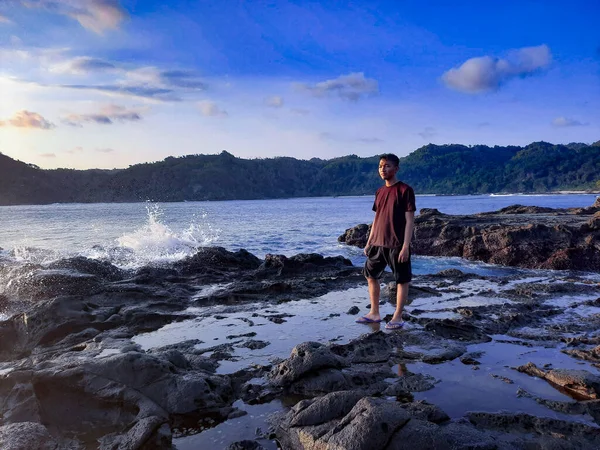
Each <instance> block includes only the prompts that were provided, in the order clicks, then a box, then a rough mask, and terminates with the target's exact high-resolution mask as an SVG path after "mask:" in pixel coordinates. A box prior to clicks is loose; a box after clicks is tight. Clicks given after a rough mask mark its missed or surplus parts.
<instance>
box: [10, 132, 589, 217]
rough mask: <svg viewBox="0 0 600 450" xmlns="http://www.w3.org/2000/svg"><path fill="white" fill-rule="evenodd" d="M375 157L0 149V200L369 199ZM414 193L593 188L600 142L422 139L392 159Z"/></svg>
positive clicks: (374, 186)
mask: <svg viewBox="0 0 600 450" xmlns="http://www.w3.org/2000/svg"><path fill="white" fill-rule="evenodd" d="M378 159H379V158H378V156H372V157H369V158H359V157H358V156H355V155H350V156H344V157H341V158H335V159H330V160H322V159H317V158H313V159H311V160H309V161H305V160H297V159H294V158H287V157H280V158H267V159H241V158H236V157H235V156H233V155H231V154H230V153H227V152H222V153H221V154H219V155H188V156H182V157H177V158H176V157H168V158H166V159H165V160H163V161H160V162H156V163H144V164H136V165H133V166H130V167H129V168H127V169H119V170H71V169H57V170H42V169H40V168H38V167H36V166H33V165H30V164H26V163H23V162H20V161H15V160H13V159H11V158H9V157H8V156H5V155H2V154H1V153H0V204H1V205H11V204H43V203H55V202H131V201H145V200H153V201H184V200H188V201H192V200H228V199H261V198H286V197H301V196H331V195H362V194H367V195H372V194H373V193H374V191H375V190H376V189H377V188H378V187H379V186H380V185H381V179H380V178H379V176H378V174H377V164H378ZM399 178H400V179H402V180H403V181H405V182H407V183H409V184H411V185H412V186H413V187H414V188H415V191H416V192H417V193H418V194H476V193H494V192H549V191H556V190H562V189H581V190H584V189H596V190H600V141H599V142H596V143H595V144H592V145H586V144H580V143H571V144H568V145H553V144H549V143H547V142H535V143H532V144H530V145H528V146H526V147H516V146H509V147H500V146H495V147H488V146H485V145H477V146H465V145H457V144H451V145H433V144H430V145H426V146H424V147H421V148H419V149H417V150H415V151H414V152H412V153H411V154H409V155H408V156H406V157H404V158H401V160H400V172H399Z"/></svg>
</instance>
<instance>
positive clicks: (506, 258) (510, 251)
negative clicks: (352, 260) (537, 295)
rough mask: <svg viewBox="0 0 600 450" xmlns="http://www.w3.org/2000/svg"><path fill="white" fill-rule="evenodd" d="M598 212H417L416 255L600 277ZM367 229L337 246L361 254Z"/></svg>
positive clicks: (527, 209)
mask: <svg viewBox="0 0 600 450" xmlns="http://www.w3.org/2000/svg"><path fill="white" fill-rule="evenodd" d="M599 216H600V206H599V203H598V200H596V202H595V203H594V204H593V205H592V206H590V207H588V208H568V209H552V208H541V207H536V206H521V205H513V206H509V207H507V208H503V209H501V210H499V211H496V212H486V213H480V214H473V215H467V216H459V215H450V214H443V213H441V212H439V211H438V210H436V209H422V210H421V211H420V214H419V215H418V216H417V217H416V218H415V234H414V239H413V241H412V250H413V252H414V254H416V255H427V256H458V257H462V258H465V259H470V260H476V261H484V262H487V263H492V264H500V265H504V266H517V267H526V268H534V269H558V270H591V271H600V219H599ZM369 232H370V225H366V224H360V225H357V226H355V227H353V228H350V229H348V230H346V231H345V233H344V234H343V235H341V236H340V237H339V238H338V241H340V242H345V243H347V244H348V245H354V246H358V247H361V248H363V247H364V246H365V245H366V242H367V238H368V233H369Z"/></svg>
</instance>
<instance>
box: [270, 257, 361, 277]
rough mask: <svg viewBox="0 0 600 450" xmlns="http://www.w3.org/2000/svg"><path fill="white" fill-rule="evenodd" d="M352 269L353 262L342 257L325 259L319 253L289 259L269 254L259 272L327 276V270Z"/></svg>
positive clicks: (279, 274)
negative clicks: (316, 273) (317, 273)
mask: <svg viewBox="0 0 600 450" xmlns="http://www.w3.org/2000/svg"><path fill="white" fill-rule="evenodd" d="M351 267H353V266H352V262H351V261H350V260H349V259H347V258H344V257H342V256H334V257H331V256H328V257H324V256H322V255H319V254H318V253H300V254H298V255H294V256H292V257H290V258H288V257H286V256H284V255H272V254H267V255H266V256H265V260H264V262H263V263H262V264H261V265H260V267H259V271H263V272H265V271H266V272H275V273H276V274H277V276H283V275H294V274H299V273H314V272H319V273H322V274H324V275H325V274H326V273H327V270H332V269H337V270H339V269H340V268H342V269H343V268H351Z"/></svg>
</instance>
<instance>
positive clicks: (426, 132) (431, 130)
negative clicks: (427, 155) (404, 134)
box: [417, 127, 437, 140]
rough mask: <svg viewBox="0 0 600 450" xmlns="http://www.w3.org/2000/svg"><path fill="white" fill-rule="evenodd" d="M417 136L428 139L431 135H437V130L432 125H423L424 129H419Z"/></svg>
mask: <svg viewBox="0 0 600 450" xmlns="http://www.w3.org/2000/svg"><path fill="white" fill-rule="evenodd" d="M417 134H418V135H419V136H421V137H422V138H423V139H425V140H428V139H431V138H432V137H434V136H435V135H437V132H436V130H435V128H433V127H425V129H424V130H423V131H421V132H420V133H417Z"/></svg>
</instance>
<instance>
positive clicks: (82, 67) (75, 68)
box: [50, 56, 117, 75]
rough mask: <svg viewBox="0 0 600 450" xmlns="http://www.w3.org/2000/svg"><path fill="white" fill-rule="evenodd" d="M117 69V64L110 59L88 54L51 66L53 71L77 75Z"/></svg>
mask: <svg viewBox="0 0 600 450" xmlns="http://www.w3.org/2000/svg"><path fill="white" fill-rule="evenodd" d="M116 70H117V66H115V65H114V64H113V63H111V62H109V61H104V60H102V59H98V58H90V57H87V56H80V57H77V58H73V59H71V60H68V61H63V62H60V63H58V64H55V65H54V66H52V67H51V68H50V71H51V72H57V73H71V74H77V75H84V74H90V73H98V72H113V71H116Z"/></svg>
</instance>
